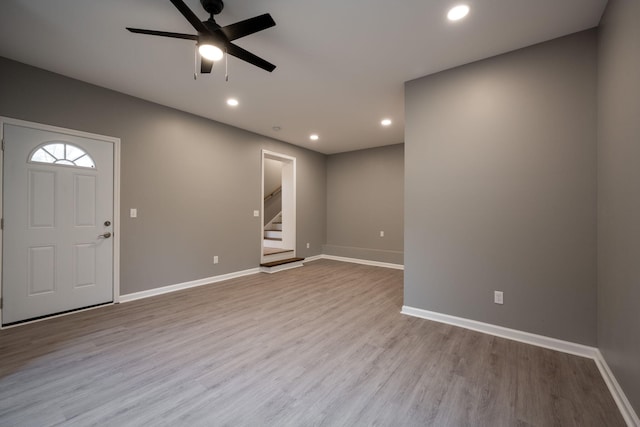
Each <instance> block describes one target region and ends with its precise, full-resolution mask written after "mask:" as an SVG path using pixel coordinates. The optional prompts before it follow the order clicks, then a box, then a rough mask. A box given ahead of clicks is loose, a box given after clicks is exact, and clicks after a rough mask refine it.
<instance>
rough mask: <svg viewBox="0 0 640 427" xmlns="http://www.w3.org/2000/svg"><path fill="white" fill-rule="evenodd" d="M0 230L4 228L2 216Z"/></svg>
mask: <svg viewBox="0 0 640 427" xmlns="http://www.w3.org/2000/svg"><path fill="white" fill-rule="evenodd" d="M0 230H4V218H0Z"/></svg>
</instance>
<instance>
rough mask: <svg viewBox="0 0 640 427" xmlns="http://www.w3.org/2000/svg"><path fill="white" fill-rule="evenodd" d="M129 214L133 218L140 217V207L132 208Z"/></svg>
mask: <svg viewBox="0 0 640 427" xmlns="http://www.w3.org/2000/svg"><path fill="white" fill-rule="evenodd" d="M129 216H130V217H131V218H137V217H138V209H136V208H131V210H130V211H129Z"/></svg>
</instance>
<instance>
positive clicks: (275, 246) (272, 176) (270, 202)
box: [260, 150, 296, 264]
mask: <svg viewBox="0 0 640 427" xmlns="http://www.w3.org/2000/svg"><path fill="white" fill-rule="evenodd" d="M261 213H262V215H261V223H260V225H261V228H260V241H261V242H262V243H261V244H260V263H261V264H264V263H269V262H274V261H278V260H284V259H289V258H295V256H296V159H295V157H291V156H287V155H284V154H279V153H275V152H271V151H267V150H262V209H261Z"/></svg>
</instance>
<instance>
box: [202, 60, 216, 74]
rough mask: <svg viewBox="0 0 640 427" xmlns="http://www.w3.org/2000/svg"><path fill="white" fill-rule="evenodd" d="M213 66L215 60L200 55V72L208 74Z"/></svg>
mask: <svg viewBox="0 0 640 427" xmlns="http://www.w3.org/2000/svg"><path fill="white" fill-rule="evenodd" d="M212 68H213V61H211V60H209V59H205V58H203V57H200V74H207V73H210V72H211V69H212Z"/></svg>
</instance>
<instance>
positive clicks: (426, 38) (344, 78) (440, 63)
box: [0, 0, 606, 154]
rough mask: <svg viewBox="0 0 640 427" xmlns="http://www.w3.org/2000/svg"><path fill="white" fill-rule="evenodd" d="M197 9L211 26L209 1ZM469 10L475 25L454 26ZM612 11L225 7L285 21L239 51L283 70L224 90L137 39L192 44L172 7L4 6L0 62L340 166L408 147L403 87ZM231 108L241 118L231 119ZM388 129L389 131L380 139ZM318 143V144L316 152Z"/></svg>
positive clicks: (391, 4) (513, 6) (326, 4)
mask: <svg viewBox="0 0 640 427" xmlns="http://www.w3.org/2000/svg"><path fill="white" fill-rule="evenodd" d="M185 2H186V3H187V5H188V6H189V7H190V8H191V9H192V10H193V11H194V12H195V13H196V15H198V16H199V17H201V18H202V19H203V20H204V19H206V18H207V17H208V16H207V14H206V12H204V10H203V9H202V6H201V5H200V2H199V0H185ZM460 2H466V4H469V5H470V6H471V13H470V14H469V16H468V17H467V18H466V19H465V20H463V21H460V22H457V23H450V22H448V21H447V19H446V13H447V10H448V9H449V8H450V7H451V6H453V5H455V4H458V3H460ZM605 5H606V0H561V1H558V0H466V1H465V0H460V1H458V0H396V1H388V0H263V1H256V0H227V1H226V2H225V9H224V11H223V12H222V14H221V15H219V16H217V18H216V20H217V22H218V23H219V24H220V25H223V26H224V25H228V24H231V23H234V22H237V21H240V20H243V19H247V18H251V17H253V16H256V15H259V14H262V13H267V12H268V13H270V14H271V15H272V16H273V18H274V20H275V21H276V23H277V25H276V27H273V28H270V29H267V30H265V31H262V32H260V33H256V34H254V35H251V36H248V37H246V38H243V39H239V40H237V41H236V44H238V45H239V46H241V47H243V48H245V49H248V50H250V51H252V52H253V53H255V54H257V55H258V56H261V57H263V58H265V59H266V60H267V61H269V62H272V63H274V64H276V65H277V68H276V70H275V71H274V72H273V73H268V72H266V71H263V70H261V69H258V68H256V67H254V66H252V65H249V64H247V63H244V62H242V61H240V60H237V59H235V58H233V57H232V58H230V59H229V76H230V77H229V82H225V79H224V64H222V65H216V66H215V67H214V72H213V74H211V75H209V76H207V75H204V76H200V77H198V79H197V80H195V81H194V79H193V71H194V43H193V42H191V41H187V40H173V39H167V38H164V37H153V36H146V35H139V34H131V33H129V32H128V31H126V30H125V27H127V26H129V27H137V28H146V29H154V30H162V31H173V32H184V33H192V34H194V31H193V28H192V27H191V26H190V24H189V23H188V22H187V21H186V20H185V18H184V17H183V16H182V15H181V14H180V13H179V12H178V10H177V9H176V8H175V7H174V6H173V5H172V4H171V3H170V2H169V0H55V1H54V0H1V2H0V56H4V57H7V58H10V59H14V60H17V61H20V62H24V63H27V64H30V65H34V66H36V67H40V68H44V69H47V70H51V71H54V72H56V73H60V74H63V75H66V76H69V77H73V78H76V79H79V80H83V81H86V82H90V83H93V84H96V85H99V86H103V87H107V88H110V89H114V90H116V91H119V92H123V93H126V94H130V95H133V96H136V97H139V98H143V99H146V100H149V101H153V102H157V103H159V104H164V105H167V106H171V107H174V108H177V109H180V110H183V111H187V112H190V113H193V114H197V115H199V116H203V117H207V118H210V119H213V120H216V121H219V122H223V123H227V124H230V125H233V126H237V127H240V128H243V129H247V130H250V131H253V132H256V133H258V134H262V135H266V136H269V137H272V138H276V139H279V140H282V141H286V142H289V143H292V144H296V145H299V146H303V147H307V148H310V149H312V150H315V151H319V152H322V153H327V154H329V153H337V152H343V151H350V150H357V149H362V148H368V147H376V146H382V145H390V144H396V143H401V142H403V141H404V94H403V83H404V82H405V81H408V80H412V79H415V78H417V77H421V76H424V75H427V74H431V73H434V72H437V71H441V70H444V69H447V68H451V67H454V66H457V65H462V64H465V63H469V62H472V61H476V60H478V59H482V58H486V57H489V56H493V55H496V54H499V53H503V52H507V51H510V50H514V49H517V48H521V47H525V46H529V45H532V44H535V43H539V42H542V41H546V40H550V39H553V38H556V37H559V36H563V35H566V34H570V33H573V32H576V31H580V30H584V29H587V28H591V27H594V26H596V25H597V24H598V22H599V20H600V16H601V15H602V11H603V10H604V7H605ZM0 96H1V95H0ZM230 96H233V97H236V98H238V99H239V101H240V105H239V106H238V107H236V108H230V107H228V106H227V105H226V103H225V100H226V99H227V98H228V97H230ZM384 117H389V118H391V119H392V120H393V125H392V126H390V127H389V128H382V127H381V126H380V120H381V119H382V118H384ZM274 126H278V127H280V128H281V130H280V131H279V132H276V131H274V130H273V127H274ZM312 132H316V133H318V134H319V135H320V140H318V141H316V142H312V141H310V140H309V134H310V133H312Z"/></svg>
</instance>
